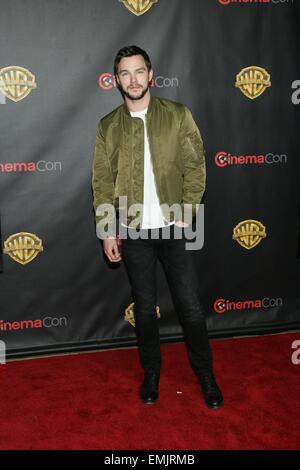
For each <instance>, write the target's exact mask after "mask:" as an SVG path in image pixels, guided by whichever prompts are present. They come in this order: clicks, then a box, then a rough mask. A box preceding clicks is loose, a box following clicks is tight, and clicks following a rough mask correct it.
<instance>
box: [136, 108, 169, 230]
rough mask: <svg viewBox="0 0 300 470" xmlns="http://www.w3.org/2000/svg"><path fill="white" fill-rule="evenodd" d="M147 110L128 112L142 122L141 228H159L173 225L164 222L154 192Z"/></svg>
mask: <svg viewBox="0 0 300 470" xmlns="http://www.w3.org/2000/svg"><path fill="white" fill-rule="evenodd" d="M147 110H148V108H145V109H143V110H142V111H136V112H130V114H131V116H132V117H138V118H140V119H142V120H143V122H144V143H145V145H144V200H143V219H142V225H141V228H143V229H146V228H159V227H166V226H168V225H172V224H174V221H173V222H170V223H169V222H168V221H167V220H165V218H164V216H163V213H162V210H161V207H160V204H159V199H158V196H157V192H156V187H155V180H154V173H153V168H152V162H151V155H150V148H149V140H148V135H147V128H146V114H147Z"/></svg>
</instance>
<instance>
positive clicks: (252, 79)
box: [235, 65, 271, 100]
mask: <svg viewBox="0 0 300 470" xmlns="http://www.w3.org/2000/svg"><path fill="white" fill-rule="evenodd" d="M235 86H236V87H237V88H239V89H240V90H241V92H242V93H244V95H245V96H247V98H250V99H251V100H254V99H255V98H258V97H259V96H260V95H261V94H262V93H263V92H264V91H265V89H266V88H267V87H269V86H271V82H270V74H269V73H268V72H267V71H266V70H265V69H263V68H261V67H257V66H256V65H252V66H251V67H246V68H245V69H242V70H241V71H240V73H238V75H237V76H236V82H235Z"/></svg>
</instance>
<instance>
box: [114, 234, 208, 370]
mask: <svg viewBox="0 0 300 470" xmlns="http://www.w3.org/2000/svg"><path fill="white" fill-rule="evenodd" d="M166 230H168V231H169V233H170V239H163V236H164V235H163V233H165V232H166ZM133 231H134V232H135V233H137V231H136V230H134V229H130V228H128V229H127V233H132V232H133ZM175 231H177V232H180V234H181V235H182V236H181V239H175V238H174V233H175ZM154 232H156V235H158V238H157V239H153V238H150V237H151V235H152V236H153V233H154ZM139 234H140V237H139V238H138V239H136V240H133V239H130V238H129V235H127V238H125V239H123V240H122V257H123V260H124V263H125V266H126V269H127V273H128V277H129V281H130V284H131V287H132V296H133V301H134V312H135V326H136V335H137V343H138V348H139V354H140V361H141V365H142V367H143V369H144V370H145V371H155V372H159V370H160V367H161V352H160V337H159V321H158V320H157V315H156V305H157V299H156V297H157V296H156V263H157V260H159V261H160V262H161V264H162V267H163V270H164V272H165V275H166V279H167V282H168V286H169V289H170V293H171V296H172V300H173V303H174V307H175V310H176V312H177V314H178V315H179V319H180V322H181V325H182V327H183V332H184V336H185V342H186V346H187V351H188V356H189V359H190V363H191V366H192V368H193V370H194V372H195V373H196V375H197V376H198V377H201V376H202V375H206V374H208V373H210V372H211V371H212V354H211V349H210V346H209V341H208V336H207V328H206V322H205V316H204V312H203V308H202V306H201V302H200V299H199V293H198V284H199V277H198V275H197V272H196V269H195V263H194V261H195V251H194V250H186V248H185V243H186V241H188V240H186V238H185V236H184V230H183V229H181V228H179V227H176V226H174V225H172V226H171V227H170V228H169V227H163V228H159V229H142V230H140V231H139ZM145 234H146V236H147V237H148V238H147V239H146V238H145V239H143V235H145ZM162 314H163V312H162Z"/></svg>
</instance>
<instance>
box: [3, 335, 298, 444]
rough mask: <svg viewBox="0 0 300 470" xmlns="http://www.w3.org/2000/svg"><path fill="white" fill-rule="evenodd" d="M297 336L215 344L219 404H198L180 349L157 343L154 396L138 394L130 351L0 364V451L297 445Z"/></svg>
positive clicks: (137, 373)
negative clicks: (142, 398)
mask: <svg viewBox="0 0 300 470" xmlns="http://www.w3.org/2000/svg"><path fill="white" fill-rule="evenodd" d="M295 339H298V340H299V339H300V332H299V333H293V334H285V335H274V336H260V337H252V338H243V339H233V340H214V341H212V342H211V343H212V347H213V351H214V357H215V371H216V375H217V377H218V381H219V384H220V386H221V388H222V390H223V394H224V399H225V405H224V407H223V408H221V409H219V410H209V409H207V408H206V407H205V405H204V402H203V401H202V397H201V395H200V392H199V388H198V384H197V381H196V378H195V377H194V375H193V373H192V371H191V369H190V367H189V365H188V360H187V356H186V352H185V348H184V346H183V345H182V344H170V345H163V346H162V351H163V369H162V376H161V388H160V400H159V402H158V403H157V404H155V405H144V404H142V403H140V402H139V400H138V398H137V390H138V386H139V383H140V380H141V379H142V376H143V374H142V372H141V370H140V368H139V366H138V358H137V351H136V349H129V350H124V349H123V350H117V351H108V352H98V353H90V354H80V355H73V356H61V357H52V358H45V359H34V360H26V361H16V362H9V363H8V364H6V365H4V366H3V365H0V380H1V388H0V406H1V422H0V448H1V449H107V450H114V449H128V450H131V449H155V450H159V449H174V450H179V449H185V450H187V449H190V450H195V449H300V381H299V375H300V364H299V365H293V364H292V362H291V354H292V349H291V343H292V341H293V340H295Z"/></svg>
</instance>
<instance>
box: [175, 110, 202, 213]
mask: <svg viewBox="0 0 300 470" xmlns="http://www.w3.org/2000/svg"><path fill="white" fill-rule="evenodd" d="M180 143H181V152H182V162H183V196H182V209H183V208H184V205H185V204H191V208H192V216H195V215H196V212H197V209H198V207H197V204H200V203H201V199H202V196H203V193H204V190H205V183H206V167H205V150H204V146H203V141H202V137H201V134H200V131H199V129H198V127H197V125H196V123H195V121H194V119H193V116H192V113H191V112H190V110H189V109H188V108H186V107H185V108H184V116H183V119H182V122H181V126H180ZM183 210H184V209H183ZM183 214H184V212H183Z"/></svg>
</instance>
